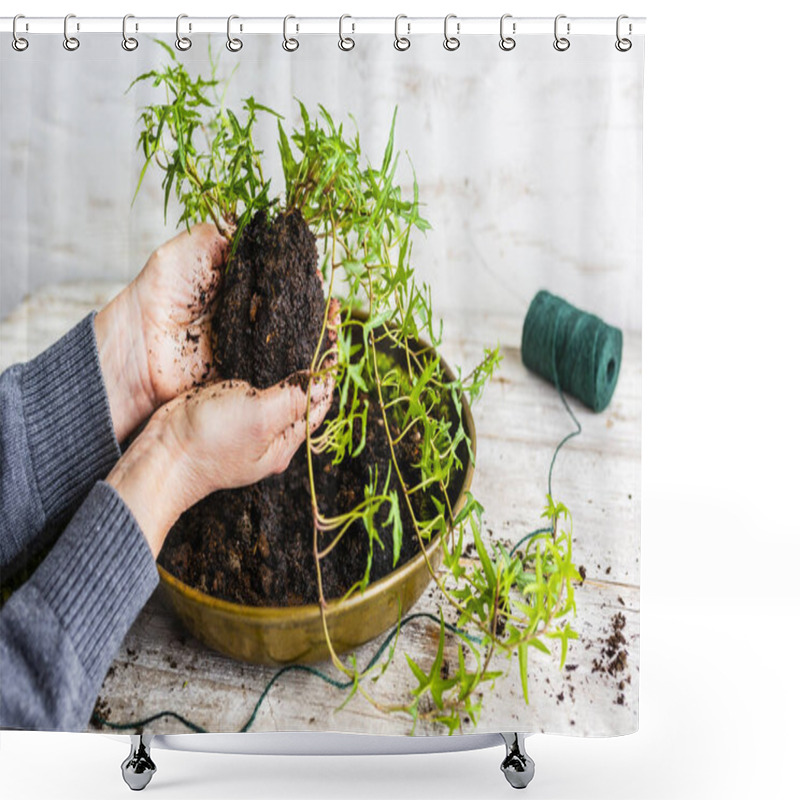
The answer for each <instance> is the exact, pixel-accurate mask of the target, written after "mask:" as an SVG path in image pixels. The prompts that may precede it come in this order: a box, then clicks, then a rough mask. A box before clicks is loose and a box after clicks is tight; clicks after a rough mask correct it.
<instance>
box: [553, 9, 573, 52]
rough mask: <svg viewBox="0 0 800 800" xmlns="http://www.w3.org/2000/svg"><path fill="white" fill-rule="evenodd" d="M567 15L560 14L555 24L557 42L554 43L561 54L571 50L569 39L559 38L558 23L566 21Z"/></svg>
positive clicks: (554, 32)
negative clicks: (562, 20)
mask: <svg viewBox="0 0 800 800" xmlns="http://www.w3.org/2000/svg"><path fill="white" fill-rule="evenodd" d="M566 18H567V15H566V14H559V15H558V16H557V17H556V19H555V22H554V23H553V36H554V37H555V41H554V42H553V47H555V49H556V50H558V52H559V53H563V52H564V51H565V50H569V45H570V41H569V39H567V37H566V36H559V35H558V21H559V20H561V19H566ZM569 27H570V26H569V22H568V23H567V36H569Z"/></svg>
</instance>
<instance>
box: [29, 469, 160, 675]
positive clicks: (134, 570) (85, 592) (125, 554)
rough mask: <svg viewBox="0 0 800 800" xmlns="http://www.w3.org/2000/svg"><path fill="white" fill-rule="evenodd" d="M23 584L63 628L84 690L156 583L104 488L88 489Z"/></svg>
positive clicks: (133, 528)
mask: <svg viewBox="0 0 800 800" xmlns="http://www.w3.org/2000/svg"><path fill="white" fill-rule="evenodd" d="M31 581H33V582H34V584H35V585H36V587H37V588H38V590H39V592H40V593H41V595H42V597H43V598H44V599H45V601H46V602H47V604H48V605H49V606H50V608H51V609H52V610H53V612H54V613H55V614H56V616H57V617H58V618H59V620H60V622H61V624H62V625H63V627H64V631H65V633H66V635H67V637H68V638H69V639H70V641H71V642H72V646H73V649H74V651H75V653H76V654H77V656H78V659H79V660H80V662H81V663H82V664H83V666H84V669H85V671H86V678H87V681H88V684H87V685H90V686H91V685H93V684H96V686H97V688H98V689H99V686H100V683H101V682H102V679H103V677H104V676H105V674H106V672H107V671H108V668H109V666H110V664H111V662H112V661H113V659H114V657H115V656H116V654H117V652H118V651H119V648H120V645H121V644H122V640H123V639H124V638H125V634H126V633H127V631H128V629H129V628H130V627H131V625H132V624H133V622H134V620H135V619H136V617H137V616H138V614H139V612H140V611H141V609H142V607H143V606H144V604H145V603H146V602H147V599H148V598H149V597H150V595H151V594H152V593H153V591H154V590H155V588H156V586H157V585H158V570H157V569H156V563H155V560H154V559H153V555H152V553H151V551H150V548H149V547H148V545H147V542H146V541H145V538H144V535H143V533H142V531H141V529H140V528H139V525H138V523H137V522H136V519H135V518H134V517H133V515H132V514H131V512H130V510H129V509H128V506H127V505H125V502H124V501H123V500H122V498H121V497H120V496H119V495H118V494H117V492H116V491H115V490H114V489H113V488H112V487H111V486H109V484H107V483H104V482H98V483H96V484H95V486H94V488H93V489H92V490H91V491H90V492H89V495H88V496H87V498H86V500H85V501H84V502H83V504H82V505H81V507H80V508H79V509H78V511H77V512H76V513H75V516H74V517H73V518H72V520H71V521H70V523H69V525H68V526H67V528H66V529H65V530H64V532H63V533H62V534H61V536H60V537H59V539H58V541H57V542H56V544H55V546H54V547H53V549H52V550H51V552H50V553H49V554H48V556H47V558H46V559H45V560H44V561H43V562H42V564H41V565H40V567H39V568H38V569H37V570H36V572H35V573H34V575H33V577H32V578H31Z"/></svg>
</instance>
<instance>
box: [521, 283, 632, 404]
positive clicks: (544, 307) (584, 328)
mask: <svg viewBox="0 0 800 800" xmlns="http://www.w3.org/2000/svg"><path fill="white" fill-rule="evenodd" d="M522 362H523V363H524V364H525V366H526V367H528V369H530V370H533V371H534V372H535V373H536V374H537V375H541V376H542V377H543V378H545V379H546V380H548V381H550V383H552V384H553V385H554V386H556V387H560V388H561V389H562V390H563V391H565V392H567V393H568V394H571V395H572V396H573V397H577V398H578V400H580V401H581V402H583V403H585V404H586V405H587V406H589V408H591V409H592V410H593V411H602V410H603V409H604V408H605V407H606V406H607V405H608V404H609V403H610V402H611V397H612V395H613V394H614V389H615V388H616V385H617V378H618V377H619V368H620V364H621V363H622V331H621V330H620V329H619V328H614V327H613V326H611V325H607V324H606V323H605V322H603V320H602V319H600V317H597V316H595V315H594V314H589V313H588V312H586V311H581V310H580V309H579V308H575V306H573V305H571V304H570V303H568V302H567V301H566V300H564V299H562V298H561V297H556V295H554V294H550V292H546V291H541V292H539V293H538V294H537V295H536V297H534V298H533V301H532V302H531V304H530V307H529V308H528V313H527V315H526V316H525V325H524V326H523V329H522Z"/></svg>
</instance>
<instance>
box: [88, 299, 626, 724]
mask: <svg viewBox="0 0 800 800" xmlns="http://www.w3.org/2000/svg"><path fill="white" fill-rule="evenodd" d="M542 294H545V295H549V293H548V292H539V294H538V295H536V298H534V301H533V303H531V307H530V309H529V310H528V317H527V318H526V320H525V326H526V329H527V326H528V319H529V318H530V316H531V310H532V309H533V307H534V303H536V301H537V299H538V298H539V297H540V295H542ZM549 297H551V298H552V297H553V295H549ZM553 299H555V300H558V299H559V298H553ZM545 302H549V301H547V300H546V301H545ZM560 302H562V303H564V304H565V305H567V306H569V304H568V303H566V302H565V301H563V300H562V301H560ZM569 308H573V307H572V306H569ZM573 310H577V309H573ZM579 313H583V312H579ZM587 316H591V315H587ZM595 319H597V318H596V317H595ZM601 322H602V321H601ZM556 324H557V325H558V324H560V320H558V319H557V320H556ZM606 327H608V326H606ZM612 330H616V329H612ZM618 333H619V337H620V338H619V349H620V351H621V347H622V333H621V332H619V331H618ZM559 341H560V339H559V337H558V336H555V335H553V336H550V337H549V338H548V346H549V347H550V359H549V361H550V366H549V369H548V371H547V372H548V375H551V376H552V378H549V377H548V380H551V381H552V383H553V385H554V386H555V387H556V390H557V391H558V396H559V398H560V399H561V403H562V404H563V406H564V409H565V410H566V412H567V414H569V417H570V419H571V420H572V421H573V422H574V423H575V428H574V430H572V431H570V432H569V433H568V434H567V435H566V436H564V438H563V439H561V441H560V442H559V443H558V444H557V445H556V448H555V450H554V451H553V455H552V457H551V459H550V468H549V469H548V472H547V492H548V494H549V495H550V496H551V497H552V496H553V468H554V467H555V463H556V458H557V457H558V453H559V451H560V450H561V448H562V447H563V446H564V445H565V444H566V443H567V442H568V441H569V440H570V439H572V438H574V437H575V436H578V435H580V433H581V432H582V430H583V429H582V427H581V424H580V422H578V419H577V417H576V416H575V414H574V413H573V411H572V409H571V408H570V406H569V403H568V402H567V398H566V397H564V392H563V391H562V387H561V381H560V371H561V366H562V364H561V361H560V359H559V358H558V353H559ZM524 343H525V334H523V358H524V352H525V344H524ZM617 365H619V357H617ZM618 369H619V367H618V366H617V370H618ZM537 371H538V370H537ZM614 382H615V383H616V377H615V378H614ZM613 391H614V387H613V386H612V387H611V393H613ZM581 399H582V398H581ZM610 399H611V398H610V395H609V400H610ZM607 404H608V402H606V405H607ZM587 405H588V404H587ZM603 408H605V406H603ZM552 534H553V527H552V525H548V526H547V527H544V528H537V529H536V530H535V531H531V533H528V534H526V535H525V536H523V537H522V538H521V539H520V540H519V541H518V542H517V543H516V544H515V545H514V546H513V547H512V548H511V551H510V555H514V553H515V552H516V551H517V550H518V549H519V548H520V547H521V546H522V545H523V544H525V542H527V541H530V540H531V539H534V538H536V537H537V536H545V535H548V536H551V535H552ZM416 619H428V620H430V621H432V622H434V623H435V624H436V625H439V624H440V620H439V618H438V617H435V616H434V615H433V614H429V613H427V612H417V613H414V614H409V615H408V616H407V617H404V618H403V619H401V620H400V622H399V623H398V624H397V627H396V628H395V629H394V630H393V631H392V632H391V633H390V634H389V635H387V636H386V637H385V638H384V640H383V641H382V642H381V644H380V646H379V647H378V649H377V650H376V651H375V653H374V654H373V656H372V658H371V659H370V660H369V663H368V664H367V670H369V669H371V668H372V667H374V666H375V664H376V663H377V662H378V659H379V658H380V657H381V656H382V655H383V653H384V652H385V650H386V648H387V647H388V646H389V643H390V642H391V641H392V639H393V638H395V636H399V635H400V631H401V630H402V629H403V628H404V627H405V626H406V625H408V623H409V622H413V621H414V620H416ZM444 626H445V628H447V630H449V631H450V632H451V633H458V634H460V635H461V636H464V637H465V638H467V639H469V640H470V641H472V642H475V643H478V642H480V641H481V639H480V637H479V636H473V635H471V634H469V633H467V632H466V631H464V630H463V629H462V628H459V627H457V626H456V625H451V624H450V623H449V622H445V623H444ZM289 672H305V673H307V674H309V675H314V676H315V677H317V678H319V679H320V680H321V681H323V682H324V683H327V684H328V685H329V686H333V687H334V688H336V689H340V690H345V689H350V688H352V686H353V680H352V679H350V680H341V681H337V680H336V679H335V678H332V677H331V676H330V675H328V674H326V673H324V672H323V671H322V670H320V669H317V668H316V667H309V666H306V665H305V664H289V665H288V666H286V667H281V669H279V670H278V671H277V672H276V673H275V674H274V675H273V676H272V677H271V678H270V679H269V681H268V683H267V685H266V686H265V687H264V690H263V691H262V692H261V695H260V696H259V698H258V700H257V701H256V704H255V706H254V707H253V710H252V712H251V713H250V716H249V717H248V718H247V721H246V722H245V723H244V725H242V727H241V728H239V731H238V733H246V732H247V731H249V730H250V728H251V727H252V726H253V723H254V722H255V721H256V717H257V716H258V712H259V711H260V709H261V705H262V704H263V702H264V700H265V699H266V697H267V695H268V694H269V692H270V690H271V689H272V687H273V686H274V685H275V684H276V683H277V682H278V680H279V679H280V678H281V677H282V676H283V675H286V674H287V673H289ZM159 719H174V720H177V721H178V722H180V723H181V724H182V725H185V726H186V727H187V728H189V730H191V731H194V732H195V733H209V731H207V730H206V729H205V728H203V727H202V726H201V725H197V724H196V723H194V722H192V721H191V720H188V719H186V717H184V716H182V715H181V714H178V713H177V712H175V711H160V712H158V713H157V714H153V715H152V716H150V717H145V718H144V719H140V720H136V721H135V722H123V723H119V722H110V721H109V720H107V719H105V717H102V716H101V715H100V714H98V713H97V712H95V713H94V714H92V721H93V722H94V723H95V724H98V725H104V726H105V727H107V728H111V729H112V730H115V731H125V730H131V729H135V730H141V729H143V728H144V727H145V725H149V724H150V723H152V722H155V721H156V720H159Z"/></svg>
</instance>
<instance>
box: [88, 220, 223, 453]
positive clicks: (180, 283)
mask: <svg viewBox="0 0 800 800" xmlns="http://www.w3.org/2000/svg"><path fill="white" fill-rule="evenodd" d="M227 254H228V242H227V240H226V239H225V237H223V236H222V235H221V234H220V233H219V231H217V229H216V227H215V226H214V225H212V224H210V223H202V224H200V225H195V226H194V227H193V228H192V229H191V232H187V231H183V232H182V233H180V234H178V235H177V236H175V237H174V238H173V239H171V240H170V241H169V242H167V243H166V244H164V245H162V246H161V247H159V248H157V249H156V250H155V251H154V252H153V254H152V255H151V256H150V258H149V259H148V260H147V263H146V264H145V266H144V268H143V269H142V271H141V272H140V273H139V275H138V276H137V277H136V279H135V280H134V281H133V282H132V283H131V284H130V285H129V286H126V287H125V289H124V290H123V291H122V292H120V294H118V295H117V296H116V297H115V298H114V299H113V300H112V301H111V302H110V303H109V304H108V305H107V306H106V307H105V308H104V309H103V310H102V311H100V312H99V313H98V315H97V316H96V317H95V331H96V334H97V345H98V350H99V353H100V365H101V369H102V372H103V378H104V381H105V385H106V390H107V392H108V397H109V403H110V405H111V418H112V420H113V423H114V433H115V434H116V436H117V439H118V440H119V441H122V440H124V439H125V438H126V437H127V436H128V435H129V434H130V433H131V432H132V431H133V430H135V429H136V427H137V426H138V425H139V424H140V423H141V422H143V421H144V420H145V419H146V418H147V417H148V416H150V414H152V413H153V411H155V410H156V409H157V408H158V407H159V406H161V405H163V404H164V403H166V402H169V401H170V400H172V399H173V398H174V397H177V396H178V395H179V394H181V393H182V392H184V391H186V390H187V389H189V388H191V387H192V386H194V385H196V384H199V383H202V382H205V381H207V380H208V379H209V378H212V377H213V376H214V368H213V364H214V359H213V353H212V346H211V316H212V311H213V306H214V300H215V298H216V296H217V292H218V290H219V287H220V285H221V284H222V272H223V269H224V264H225V259H226V257H227Z"/></svg>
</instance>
